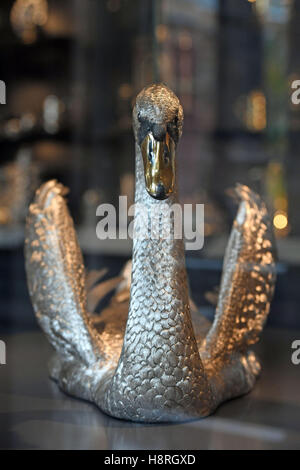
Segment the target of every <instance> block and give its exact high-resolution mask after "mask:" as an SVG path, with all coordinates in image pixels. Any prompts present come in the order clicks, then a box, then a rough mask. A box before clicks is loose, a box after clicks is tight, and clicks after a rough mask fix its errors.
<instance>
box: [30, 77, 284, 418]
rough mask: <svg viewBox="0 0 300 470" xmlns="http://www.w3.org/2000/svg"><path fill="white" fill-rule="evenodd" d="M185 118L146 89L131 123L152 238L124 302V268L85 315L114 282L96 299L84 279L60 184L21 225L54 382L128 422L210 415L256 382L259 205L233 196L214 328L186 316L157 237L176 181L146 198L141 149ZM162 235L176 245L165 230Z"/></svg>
mask: <svg viewBox="0 0 300 470" xmlns="http://www.w3.org/2000/svg"><path fill="white" fill-rule="evenodd" d="M182 119H183V113H182V108H181V106H180V103H179V101H178V99H177V97H176V96H175V95H174V94H173V93H172V92H171V91H170V90H169V89H167V88H166V87H165V86H163V85H152V86H151V87H148V88H146V89H144V90H143V91H142V92H141V93H140V94H139V95H138V97H137V100H136V104H135V108H134V112H133V120H134V132H135V137H136V190H135V202H136V203H137V205H136V214H135V233H136V235H138V234H140V232H141V231H142V230H143V227H142V220H144V217H145V213H146V215H148V216H149V217H150V216H151V223H152V229H153V231H152V233H151V237H141V236H136V237H135V238H134V242H133V259H132V273H131V285H130V295H129V293H128V285H129V282H128V266H127V267H126V268H125V270H124V273H123V278H124V280H123V281H122V282H121V283H120V287H119V289H117V291H116V294H115V295H114V296H113V298H112V301H111V303H110V305H109V307H108V308H107V309H105V310H104V311H103V312H102V313H101V315H100V316H97V315H94V314H93V312H91V313H89V312H88V309H87V305H88V298H89V296H90V299H91V300H90V304H91V305H92V306H93V305H95V302H96V300H97V292H98V295H99V296H101V295H102V294H103V292H105V293H106V292H107V290H108V289H110V288H113V287H115V285H116V284H117V280H112V281H111V283H110V284H108V285H106V286H104V287H103V286H102V288H101V284H100V287H98V286H97V288H96V291H95V287H93V286H94V283H95V282H96V279H97V275H95V274H93V275H90V276H89V277H88V278H86V275H85V272H84V267H83V262H82V256H81V252H80V248H79V246H78V243H77V239H76V234H75V230H74V226H73V222H72V220H71V218H70V216H69V213H68V210H67V206H66V203H65V199H64V194H65V189H64V188H63V187H62V185H59V184H58V183H56V182H55V181H50V182H48V183H46V184H45V185H43V186H42V187H41V188H40V190H39V191H38V192H37V195H36V198H35V201H34V203H33V204H32V205H31V206H30V209H29V215H28V219H27V235H26V242H25V255H26V270H27V277H28V286H29V291H30V295H31V299H32V303H33V306H34V310H35V312H36V315H37V318H38V321H39V323H40V325H41V327H42V328H43V329H44V331H45V333H46V335H47V336H48V338H49V340H50V342H51V343H52V345H53V346H54V348H55V349H56V354H55V356H54V357H53V359H52V361H51V364H50V374H51V376H52V378H54V379H55V380H56V381H57V382H58V384H59V386H60V388H61V389H62V390H64V391H66V392H68V393H70V394H72V395H75V396H77V397H81V398H85V399H87V400H90V401H92V402H94V403H96V404H97V405H98V406H99V407H100V408H101V409H102V410H103V411H104V412H106V413H108V414H109V415H111V416H115V417H118V418H122V419H127V420H133V421H145V422H159V421H179V420H183V419H187V418H197V417H203V416H206V415H208V414H209V413H212V412H213V411H214V410H215V408H216V407H217V406H218V405H219V404H220V403H221V402H223V401H224V400H227V399H229V398H233V397H236V396H238V395H241V394H244V393H247V392H248V391H249V390H251V388H252V387H253V385H254V382H255V379H256V377H257V375H258V373H259V371H260V364H259V362H258V359H257V358H256V356H255V355H254V353H253V352H251V350H250V349H249V347H250V346H251V344H253V343H255V342H256V341H257V340H258V339H259V335H260V333H261V330H262V328H263V324H264V322H265V319H266V316H267V314H268V312H269V307H270V301H271V298H272V294H273V289H274V283H275V268H274V255H273V251H272V242H271V239H272V234H271V228H270V222H269V219H268V215H267V211H266V208H265V206H264V204H263V202H262V201H261V200H260V198H259V197H258V196H257V195H256V194H254V193H253V192H252V191H250V189H249V188H247V187H246V186H238V187H237V189H236V193H237V195H238V196H239V198H240V199H241V204H240V208H239V211H238V215H237V217H236V220H235V223H234V226H233V229H232V233H231V236H230V240H229V245H228V248H227V252H226V256H225V260H224V270H223V278H222V283H221V290H220V296H219V301H218V306H217V311H216V317H215V320H214V323H213V325H212V326H211V328H210V325H209V324H208V322H207V321H206V320H205V319H203V318H202V317H201V315H200V314H199V313H198V312H195V311H194V310H193V309H191V308H190V300H189V297H188V284H187V275H186V269H185V256H184V244H183V240H181V239H176V238H174V236H171V237H168V238H164V237H163V236H162V235H161V231H160V227H161V221H162V220H163V217H164V215H165V209H166V208H167V207H169V208H170V207H171V206H172V204H174V203H177V202H178V196H177V184H176V181H175V185H174V189H173V192H172V194H171V195H170V196H169V198H168V199H165V200H162V201H161V200H157V199H154V198H153V197H151V196H150V195H149V194H148V192H147V190H146V187H145V175H144V166H143V159H142V155H141V143H142V141H143V140H144V139H145V136H146V135H147V133H149V132H152V133H153V135H154V136H155V135H156V134H158V133H159V137H160V138H161V137H162V138H163V132H168V133H170V135H171V137H172V139H173V141H174V142H175V143H177V141H178V138H179V137H180V134H181V129H182ZM164 129H165V131H164ZM153 209H156V210H155V211H153ZM170 232H171V235H174V233H173V232H174V227H173V224H172V223H171V222H170ZM199 282H201V280H199ZM90 289H93V294H92V295H91V293H92V291H91V290H90ZM191 310H192V313H191Z"/></svg>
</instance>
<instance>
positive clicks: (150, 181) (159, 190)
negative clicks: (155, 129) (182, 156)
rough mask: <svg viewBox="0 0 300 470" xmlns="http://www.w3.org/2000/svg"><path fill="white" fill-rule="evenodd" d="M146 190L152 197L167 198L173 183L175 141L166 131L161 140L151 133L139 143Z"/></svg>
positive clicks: (172, 188)
mask: <svg viewBox="0 0 300 470" xmlns="http://www.w3.org/2000/svg"><path fill="white" fill-rule="evenodd" d="M141 150H142V156H143V162H144V175H145V184H146V189H147V192H148V193H149V194H150V196H152V197H153V198H154V199H160V200H162V199H167V198H168V197H169V196H170V195H171V194H172V192H173V190H174V185H175V143H174V141H173V139H172V138H171V137H170V135H169V134H168V133H166V134H165V137H164V139H163V140H162V141H160V140H156V139H155V138H154V137H153V134H152V133H149V134H147V135H146V137H145V139H144V140H143V142H142V144H141Z"/></svg>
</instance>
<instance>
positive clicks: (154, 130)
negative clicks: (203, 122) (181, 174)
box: [133, 84, 183, 200]
mask: <svg viewBox="0 0 300 470" xmlns="http://www.w3.org/2000/svg"><path fill="white" fill-rule="evenodd" d="M182 123H183V110H182V107H181V104H180V102H179V99H178V98H177V96H176V95H175V94H174V93H173V92H172V91H171V90H170V89H169V88H168V87H167V86H165V85H163V84H154V85H150V86H148V87H146V88H144V89H143V90H142V91H141V92H140V93H139V94H138V96H137V98H136V102H135V106H134V109H133V129H134V134H135V139H136V142H137V144H138V145H139V147H140V149H141V154H142V158H143V164H144V176H145V185H146V190H147V192H148V193H149V194H150V196H151V197H153V198H154V199H160V200H162V199H167V198H168V197H169V196H170V195H171V194H172V193H173V191H174V187H175V178H176V175H175V171H176V162H175V153H176V147H177V143H178V140H179V138H180V136H181V132H182Z"/></svg>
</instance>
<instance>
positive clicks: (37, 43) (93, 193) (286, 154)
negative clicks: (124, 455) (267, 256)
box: [0, 0, 300, 449]
mask: <svg viewBox="0 0 300 470" xmlns="http://www.w3.org/2000/svg"><path fill="white" fill-rule="evenodd" d="M299 22H300V3H299V2H298V1H296V0H241V1H240V2H236V1H235V2H234V1H233V0H103V1H98V2H96V1H95V0H86V1H85V2H82V1H79V0H65V1H64V2H61V1H58V0H14V1H8V0H2V1H1V5H0V51H1V60H0V80H2V81H3V83H4V84H5V100H3V104H0V339H1V338H2V337H3V338H7V344H8V360H9V361H12V362H11V365H9V364H8V363H7V365H6V366H5V367H6V369H5V371H4V369H3V368H2V366H0V367H1V371H0V372H1V373H2V372H3V374H6V375H5V378H6V379H7V381H8V382H7V383H13V381H14V380H16V383H17V384H19V387H20V389H23V392H22V393H21V392H20V394H21V395H22V400H21V401H22V407H24V408H22V407H21V408H22V409H24V410H27V411H29V410H31V404H26V403H25V401H26V400H25V395H27V394H29V395H30V396H31V398H32V396H33V395H32V393H31V389H30V387H29V385H28V383H27V381H26V379H25V378H24V377H23V376H21V374H20V369H19V365H18V360H19V356H20V355H21V352H20V351H21V349H22V347H23V346H24V347H25V348H27V349H26V351H27V352H26V353H24V354H25V356H24V357H25V359H26V358H27V359H26V360H28V361H33V360H34V357H35V354H36V352H35V350H34V348H33V346H31V344H34V341H37V343H36V347H37V348H38V349H40V350H41V351H42V352H41V354H42V355H43V356H45V357H47V355H48V349H47V347H46V346H45V344H44V343H43V342H42V339H41V337H40V336H35V335H39V333H38V328H37V324H36V320H35V317H34V313H33V310H32V306H31V304H30V300H29V295H28V291H27V285H26V277H25V269H24V255H23V245H24V223H25V218H26V214H27V210H28V206H29V204H30V202H31V200H32V198H33V195H34V192H35V190H36V189H37V188H38V186H39V185H40V184H41V183H42V182H44V181H47V180H48V179H52V178H54V179H57V180H59V181H60V182H62V183H63V184H65V185H66V186H68V187H69V188H70V192H69V194H68V204H69V208H70V211H71V214H72V216H73V218H74V221H75V225H76V230H77V234H78V238H79V243H80V246H81V248H82V251H83V255H84V258H85V262H86V266H87V267H88V268H89V269H102V268H104V267H106V268H108V273H107V275H106V276H107V277H111V276H115V275H117V274H118V273H119V272H120V270H121V269H122V267H123V265H124V263H125V262H126V261H127V260H128V259H129V258H130V257H131V250H132V245H131V241H130V240H123V239H116V240H99V239H98V238H97V236H96V224H97V222H98V221H99V217H98V216H97V215H96V209H97V207H98V206H99V204H101V203H112V204H114V205H116V206H117V205H118V200H119V199H118V198H119V195H124V196H127V198H128V205H130V204H131V203H132V202H133V195H134V182H135V181H134V165H135V161H134V137H133V131H132V117H131V114H132V106H133V103H134V99H135V96H136V95H137V93H138V92H139V91H140V90H141V89H142V88H143V87H144V86H146V85H149V84H150V83H152V82H163V83H165V84H166V85H167V86H168V87H170V88H171V89H172V90H174V92H175V93H176V94H177V96H178V97H179V99H180V101H181V103H182V106H183V109H184V131H183V136H182V139H181V141H180V144H179V149H178V165H179V171H178V172H179V175H180V176H179V188H180V196H181V202H182V203H191V204H193V205H195V204H197V203H201V204H204V210H205V226H204V234H205V240H204V246H203V248H202V249H201V250H195V251H188V252H187V261H186V263H187V270H188V275H189V280H190V289H191V293H192V296H193V299H194V301H195V303H196V304H197V305H199V308H200V309H201V312H203V313H204V314H205V315H206V316H207V318H208V319H212V318H213V315H214V310H215V306H214V293H213V291H214V289H215V287H216V286H218V285H219V283H220V277H221V270H222V260H223V256H224V252H225V248H226V244H227V241H228V237H229V233H230V229H231V226H232V222H233V220H234V217H235V215H236V210H237V205H236V202H235V201H234V200H233V199H232V198H231V197H230V188H232V187H234V186H235V184H236V183H237V182H240V183H243V184H246V185H248V186H249V187H251V188H252V189H253V190H255V191H256V192H258V193H259V194H260V195H261V196H262V198H263V199H264V200H265V202H266V204H267V206H268V210H269V212H270V214H271V219H272V224H273V229H274V237H275V239H276V246H277V255H278V261H277V265H276V269H277V276H278V277H277V285H276V291H275V296H274V300H273V303H272V306H271V312H270V315H269V319H268V324H267V327H266V332H265V335H266V342H265V344H264V345H263V346H260V348H261V353H262V355H263V357H265V361H266V366H265V368H269V374H267V372H266V378H265V379H264V381H262V383H261V385H259V386H258V391H257V392H255V393H254V395H253V396H252V398H249V397H246V398H245V400H246V402H245V403H246V406H248V408H251V407H252V408H253V407H254V405H255V403H256V404H257V406H258V408H257V409H259V410H260V411H259V412H258V411H255V412H253V411H252V412H251V410H250V411H249V409H248V412H249V413H248V414H247V413H246V411H244V412H243V402H242V401H239V402H238V404H237V410H236V413H237V416H238V418H237V421H236V422H235V421H234V414H235V408H234V405H233V404H232V403H229V404H228V406H227V407H225V408H224V411H223V414H222V413H221V414H220V415H216V416H215V417H213V418H212V421H211V423H212V424H211V427H210V424H203V423H201V424H199V427H198V428H197V425H196V424H193V425H187V427H186V430H187V435H188V436H190V437H189V438H191V436H192V435H193V433H194V427H195V430H197V432H199V439H200V438H201V439H202V442H203V447H211V448H214V447H215V448H223V447H226V446H227V447H229V448H230V446H233V447H234V445H235V444H234V439H235V438H236V436H238V435H239V434H240V430H241V434H243V433H244V434H243V435H244V437H245V440H243V439H242V438H241V437H239V438H237V444H236V446H237V447H238V448H242V447H243V446H249V448H251V447H255V446H257V447H258V448H265V447H266V448H272V447H274V448H276V447H288V446H289V445H291V446H299V442H297V439H296V437H295V436H296V434H297V436H298V434H299V433H300V420H299V419H298V418H297V417H296V416H297V414H299V413H298V408H299V406H300V402H299V398H298V397H297V396H296V392H295V387H297V386H299V379H298V378H297V367H296V366H295V365H293V364H292V363H291V360H290V357H291V354H292V349H291V344H292V342H293V340H296V339H298V338H297V331H298V337H300V320H299V315H298V310H299V305H300V294H299V291H298V278H299V275H300V218H299V216H298V201H299V198H300V186H299V184H298V177H299V174H300V159H299V157H298V152H299V151H300V133H299V129H300V104H299V103H298V100H297V98H295V99H293V93H294V96H295V93H296V92H297V87H298V85H297V80H298V81H299V80H300V59H299V54H298V50H299V47H300V33H299ZM299 84H300V82H299ZM1 102H2V101H1ZM4 102H5V104H4ZM129 222H130V219H129ZM108 298H109V296H106V297H105V299H104V300H103V301H101V303H100V304H99V305H98V307H97V310H98V311H101V309H102V308H103V306H104V305H106V303H107V301H108ZM9 338H13V339H11V340H10V339H9ZM37 338H38V339H37ZM9 341H11V343H10V342H9ZM19 341H21V343H20V342H19ZM22 342H23V343H22ZM10 345H11V346H10ZM22 345H23V346H22ZM270 348H271V349H272V353H271V350H270ZM10 354H11V356H10ZM272 354H273V356H272ZM271 356H272V357H271ZM25 359H23V361H25ZM276 364H279V366H280V367H281V369H280V373H276V370H275V369H276V367H275V365H276ZM36 371H39V372H38V373H40V374H44V376H46V372H45V371H44V372H43V373H42V372H41V366H40V365H39V364H38V365H37V368H36ZM38 373H37V372H36V373H32V379H33V381H36V383H37V382H38ZM14 374H15V375H14ZM298 375H299V374H298ZM44 376H43V377H44ZM275 382H276V386H275V385H273V383H275ZM284 382H286V386H284ZM273 386H274V387H275V388H276V387H277V389H278V390H277V391H278V394H276V395H274V394H272V393H271V389H272V387H273ZM1 387H2V386H1ZM3 387H4V388H3V390H2V391H3V393H8V390H9V387H8V386H7V387H8V388H6V385H3ZM46 388H47V387H46V385H42V386H40V385H38V386H37V390H38V392H37V393H38V394H39V397H38V399H39V400H41V402H40V403H41V407H42V400H43V394H45V396H46V397H47V399H50V398H49V397H50V395H49V394H50V392H49V390H48V389H46ZM292 390H294V391H292ZM55 393H56V395H55V398H54V401H55V404H53V407H54V408H53V409H56V411H55V412H56V413H57V416H58V415H59V416H62V415H63V414H64V413H66V412H65V411H63V410H62V408H61V407H62V405H61V403H60V402H59V400H60V399H61V398H60V397H61V395H58V393H59V392H55ZM274 393H275V392H274ZM23 395H24V396H23ZM64 399H65V398H64ZM7 400H8V401H7V403H8V405H7V406H8V407H10V406H12V404H11V403H12V402H11V399H9V398H7ZM66 400H67V399H66ZM243 400H244V399H243ZM247 400H248V401H247ZM53 403H54V402H53ZM264 403H266V404H267V411H265V410H263V408H264ZM287 403H288V404H287ZM51 406H52V405H51ZM88 406H89V405H87V404H85V403H84V404H82V407H83V408H82V410H83V411H82V412H83V415H84V419H83V421H84V423H85V424H84V425H85V426H89V427H90V428H93V427H97V426H98V427H99V428H101V429H102V431H101V432H102V434H103V435H102V437H101V439H100V441H101V446H103V447H105V446H106V447H108V448H109V446H114V447H112V448H116V449H118V448H120V447H118V446H124V447H125V448H142V447H143V446H144V445H145V442H146V440H147V439H148V437H149V434H152V432H150V431H149V432H148V430H147V429H146V428H143V430H142V433H141V437H138V431H137V428H135V427H134V425H132V427H131V428H130V431H129V433H128V434H126V433H125V431H124V429H125V428H124V425H118V426H119V427H118V432H116V431H115V430H114V429H113V425H111V424H110V422H108V418H106V417H103V416H102V417H92V418H89V417H88V416H89V408H88ZM280 406H282V407H283V408H282V409H284V411H283V415H284V416H281V418H278V419H277V420H276V419H275V418H274V419H273V418H272V417H271V414H272V412H273V411H274V410H275V411H276V410H278V408H280ZM284 407H285V408H284ZM21 408H20V409H21ZM66 408H67V409H68V405H66ZM32 409H33V408H32ZM39 409H41V408H39V405H38V404H36V405H34V411H32V413H33V415H34V414H35V413H37V414H38V415H39V413H40V412H39V411H38V410H39ZM280 409H281V408H280ZM70 410H71V411H72V412H74V413H75V415H76V413H78V416H79V412H80V403H79V404H77V405H72V406H70ZM272 410H273V411H272ZM16 412H17V411H16ZM95 413H96V412H95ZM243 413H244V416H245V414H247V418H246V424H245V423H243V422H242V416H243ZM259 413H261V414H259ZM264 413H265V414H264ZM50 414H51V413H50ZM91 414H92V413H91ZM38 419H40V420H41V419H42V418H41V417H39V418H38ZM47 419H48V418H47ZM49 419H50V418H49ZM74 419H75V418H74ZM68 420H69V421H68ZM289 420H290V421H289ZM32 421H34V417H33V418H32ZM54 421H55V420H54ZM58 421H59V425H58V424H57V423H56V424H55V425H54V427H53V428H51V429H52V430H54V428H55V426H57V429H58V433H63V431H62V429H63V425H62V422H63V421H64V419H63V417H62V418H61V419H58ZM13 422H14V421H13ZM209 422H210V421H207V423H209ZM289 423H290V424H289ZM77 425H78V427H80V426H81V424H78V423H75V422H74V420H70V419H69V418H67V424H66V427H65V429H66V433H65V434H67V432H68V427H70V428H72V429H73V432H75V431H74V429H75V427H76V426H77ZM0 426H1V425H0ZM26 426H27V424H26V423H25V424H24V426H23V427H22V426H21V427H20V426H19V428H18V431H16V433H15V434H14V435H13V437H6V438H3V443H1V436H2V434H1V429H0V447H13V446H16V447H20V446H21V447H23V446H24V447H32V446H33V447H39V446H41V447H43V446H46V439H44V438H43V437H41V440H39V436H38V434H39V433H38V431H37V428H35V424H34V423H31V424H30V425H28V426H29V427H28V429H27V428H26ZM43 426H45V427H44V428H43V429H44V431H45V432H47V431H46V428H47V426H46V425H45V423H43ZM60 426H61V427H60ZM55 429H56V428H55ZM93 429H94V428H93ZM183 429H184V428H181V429H180V430H179V431H178V433H179V434H176V433H175V431H174V441H173V443H172V442H171V441H172V439H169V438H166V437H165V435H164V432H163V430H162V429H160V430H159V432H158V436H159V439H161V441H162V442H164V444H163V446H164V447H163V448H166V449H168V448H170V447H169V446H172V445H173V446H174V448H178V446H180V439H181V437H182V433H183ZM206 429H209V430H210V434H209V435H210V437H211V438H210V439H209V438H208V437H206V438H205V433H206V431H204V430H206ZM44 431H43V432H44ZM93 432H95V429H94V430H93ZM93 432H91V437H90V440H89V439H87V438H84V439H85V440H81V439H80V438H79V437H78V435H77V434H76V433H75V434H76V438H75V441H76V445H77V446H78V447H79V448H80V447H81V448H85V447H87V448H90V447H97V445H96V443H95V436H94V435H93ZM126 432H127V431H126ZM282 432H283V433H286V434H285V436H286V440H285V438H284V437H282V435H281V434H280V433H282ZM28 433H29V434H30V433H32V436H33V438H32V440H31V439H30V438H28ZM54 434H55V433H54V432H53V436H52V437H53V442H54V444H53V446H54V447H55V446H56V445H59V444H58V441H57V439H55V436H54ZM26 436H27V437H26ZM93 436H94V437H93ZM126 436H127V437H126ZM43 439H44V440H43ZM191 439H192V440H191V442H192V443H193V446H196V445H198V443H197V442H196V441H195V439H194V440H193V438H191ZM204 441H205V442H204ZM49 445H50V444H49ZM65 445H66V447H68V446H71V447H72V443H71V442H70V441H68V439H67V438H66V441H65ZM151 445H153V446H154V447H155V448H158V446H159V440H158V438H157V440H156V439H154V438H153V437H152V438H151V439H150V441H149V446H151ZM132 446H133V447H132ZM134 446H137V447H134ZM176 446H177V447H176ZM201 446H202V444H201ZM50 447H51V445H50Z"/></svg>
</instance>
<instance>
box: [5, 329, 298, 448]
mask: <svg viewBox="0 0 300 470" xmlns="http://www.w3.org/2000/svg"><path fill="white" fill-rule="evenodd" d="M1 339H3V340H4V341H5V343H6V352H7V358H6V359H7V361H6V362H7V363H6V365H1V366H0V448H2V449H3V448H6V449H7V448H9V449H12V448H18V449H109V450H121V449H152V450H153V449H168V450H171V449H300V365H299V366H295V365H293V364H292V362H291V353H292V349H291V343H292V341H293V340H295V339H300V330H283V329H272V328H268V329H267V330H266V331H265V332H264V335H263V339H262V341H261V343H260V345H259V346H258V348H257V350H258V352H259V354H260V356H261V358H262V364H263V373H262V375H261V377H260V379H259V380H258V382H257V384H256V387H255V389H254V390H253V391H252V392H251V393H250V394H248V395H247V396H244V397H242V398H239V399H235V400H232V401H230V402H228V403H225V404H223V405H222V406H221V407H220V408H219V409H218V410H217V411H216V413H215V414H214V415H213V416H210V417H208V418H206V419H203V420H198V421H194V422H189V423H183V424H176V425H172V424H165V425H144V424H135V423H128V422H123V421H119V420H116V419H113V418H110V417H108V416H106V415H104V414H103V413H102V412H101V411H99V410H98V409H97V408H96V407H95V406H94V405H91V404H89V403H86V402H84V401H80V400H76V399H73V398H71V397H68V396H66V395H65V394H63V393H62V392H60V391H59V390H58V388H57V386H56V384H55V383H53V382H52V381H50V380H49V379H48V377H47V366H46V365H47V361H48V359H49V357H50V353H51V350H50V346H49V345H48V343H47V341H46V339H45V338H44V336H43V334H42V333H40V332H37V331H32V332H30V331H27V332H23V333H14V334H8V335H6V336H4V337H2V338H1Z"/></svg>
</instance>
